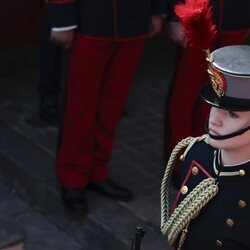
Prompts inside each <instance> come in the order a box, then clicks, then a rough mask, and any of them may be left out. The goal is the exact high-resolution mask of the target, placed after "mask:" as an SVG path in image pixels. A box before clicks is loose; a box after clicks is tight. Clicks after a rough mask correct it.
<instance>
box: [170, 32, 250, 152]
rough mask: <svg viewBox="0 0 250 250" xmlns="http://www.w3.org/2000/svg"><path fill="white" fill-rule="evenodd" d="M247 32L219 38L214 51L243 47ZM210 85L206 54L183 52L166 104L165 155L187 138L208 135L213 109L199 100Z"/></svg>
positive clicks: (178, 59) (178, 61) (194, 51)
mask: <svg viewBox="0 0 250 250" xmlns="http://www.w3.org/2000/svg"><path fill="white" fill-rule="evenodd" d="M245 37H246V32H245V31H239V32H228V33H223V34H221V35H220V37H219V39H218V41H217V42H216V45H215V47H216V48H219V47H223V46H226V45H234V44H243V43H244V41H245ZM206 83H208V78H207V64H206V60H205V54H204V53H203V52H202V51H200V50H197V49H194V48H187V49H180V51H179V55H178V58H177V67H176V72H175V76H174V79H173V81H172V89H171V91H170V95H169V98H170V99H169V102H168V103H167V114H166V115H167V119H166V126H165V128H166V136H165V140H166V142H165V145H166V146H165V147H166V148H165V150H166V154H167V155H169V152H170V151H171V150H172V149H173V148H174V146H176V144H177V143H178V142H179V141H180V140H182V139H184V138H186V137H187V136H190V135H191V136H198V135H201V134H203V133H205V122H206V119H207V117H208V114H209V110H210V106H209V105H208V104H206V103H205V102H204V101H203V100H201V98H200V97H199V89H200V87H201V86H202V85H204V84H206Z"/></svg>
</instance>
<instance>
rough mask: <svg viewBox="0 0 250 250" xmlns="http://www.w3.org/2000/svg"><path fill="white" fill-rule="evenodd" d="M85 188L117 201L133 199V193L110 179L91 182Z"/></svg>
mask: <svg viewBox="0 0 250 250" xmlns="http://www.w3.org/2000/svg"><path fill="white" fill-rule="evenodd" d="M87 188H88V189H90V190H93V191H96V192H98V193H100V194H102V195H105V196H107V197H109V198H112V199H115V200H119V201H131V200H132V199H133V194H132V192H131V191H130V190H128V189H126V188H123V187H121V186H118V185H117V184H115V183H114V182H112V181H111V180H105V181H98V182H91V183H89V184H88V186H87Z"/></svg>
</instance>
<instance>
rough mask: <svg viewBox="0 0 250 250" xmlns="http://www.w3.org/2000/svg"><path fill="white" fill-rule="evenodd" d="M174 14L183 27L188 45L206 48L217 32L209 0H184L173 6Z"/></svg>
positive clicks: (209, 45)
mask: <svg viewBox="0 0 250 250" xmlns="http://www.w3.org/2000/svg"><path fill="white" fill-rule="evenodd" d="M175 14H176V15H177V17H178V18H179V21H180V23H181V24H182V25H183V27H184V31H185V34H186V36H187V40H188V45H190V46H195V47H201V48H202V49H204V50H207V49H209V48H210V47H211V45H212V42H213V40H214V39H215V36H216V34H217V30H216V27H215V25H214V24H213V13H212V8H211V6H210V4H209V0H186V2H185V3H179V4H177V5H176V6H175Z"/></svg>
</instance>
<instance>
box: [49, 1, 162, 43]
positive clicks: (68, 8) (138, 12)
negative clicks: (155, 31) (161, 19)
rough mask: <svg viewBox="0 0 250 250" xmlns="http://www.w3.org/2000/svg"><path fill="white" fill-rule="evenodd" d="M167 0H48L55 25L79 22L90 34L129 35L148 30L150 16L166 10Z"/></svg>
mask: <svg viewBox="0 0 250 250" xmlns="http://www.w3.org/2000/svg"><path fill="white" fill-rule="evenodd" d="M165 2H166V0H126V1H121V0H101V1H100V0H60V1H58V0H49V1H48V3H49V9H50V12H51V16H52V26H53V27H64V26H70V25H77V26H78V31H79V32H80V33H81V34H83V35H87V36H94V37H104V38H130V37H138V36H144V35H146V34H147V33H148V32H149V29H150V24H151V17H152V16H153V15H162V14H165V13H166V8H165V7H166V6H165V5H166V3H165Z"/></svg>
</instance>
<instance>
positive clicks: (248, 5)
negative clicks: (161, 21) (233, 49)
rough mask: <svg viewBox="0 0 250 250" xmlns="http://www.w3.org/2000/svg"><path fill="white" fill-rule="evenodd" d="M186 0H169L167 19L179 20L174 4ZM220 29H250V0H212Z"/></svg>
mask: <svg viewBox="0 0 250 250" xmlns="http://www.w3.org/2000/svg"><path fill="white" fill-rule="evenodd" d="M181 1H184V0H168V1H167V4H168V6H167V20H168V21H174V20H177V19H176V16H175V14H174V5H175V4H177V3H179V2H181ZM210 3H211V7H212V9H213V13H214V23H215V24H216V26H217V30H218V31H235V30H243V29H250V15H249V10H250V1H249V0H210Z"/></svg>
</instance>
